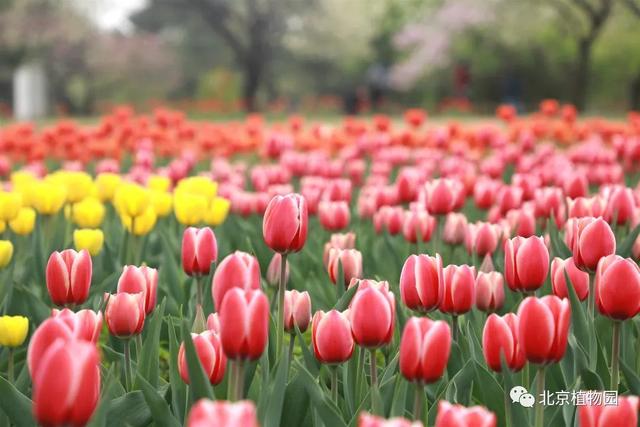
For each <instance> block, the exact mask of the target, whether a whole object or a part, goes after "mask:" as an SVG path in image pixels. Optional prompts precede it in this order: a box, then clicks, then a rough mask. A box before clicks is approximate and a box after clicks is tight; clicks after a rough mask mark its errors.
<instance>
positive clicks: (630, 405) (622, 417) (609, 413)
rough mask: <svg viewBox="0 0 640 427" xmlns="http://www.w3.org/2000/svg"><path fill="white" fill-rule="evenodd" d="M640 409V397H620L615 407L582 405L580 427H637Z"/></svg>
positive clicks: (579, 414) (579, 413) (579, 412)
mask: <svg viewBox="0 0 640 427" xmlns="http://www.w3.org/2000/svg"><path fill="white" fill-rule="evenodd" d="M639 407H640V399H638V396H620V397H618V402H617V404H615V405H606V404H605V405H603V404H597V403H594V404H592V405H580V406H579V408H578V417H579V418H580V427H609V426H615V427H636V426H637V425H638V408H639Z"/></svg>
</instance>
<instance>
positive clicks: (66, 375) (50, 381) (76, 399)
mask: <svg viewBox="0 0 640 427" xmlns="http://www.w3.org/2000/svg"><path fill="white" fill-rule="evenodd" d="M31 376H32V380H33V413H34V415H35V418H36V420H37V421H38V423H39V424H41V425H47V426H59V425H85V424H86V423H87V422H88V421H89V418H91V415H92V414H93V411H94V410H95V409H96V406H97V404H98V399H99V397H100V356H99V354H98V351H97V349H96V347H95V345H94V344H92V343H88V342H85V341H75V340H71V341H64V340H56V341H54V342H53V343H51V345H50V346H48V348H47V349H46V351H45V352H44V353H43V354H42V355H41V358H40V361H39V363H38V365H37V369H36V370H35V371H32V375H31Z"/></svg>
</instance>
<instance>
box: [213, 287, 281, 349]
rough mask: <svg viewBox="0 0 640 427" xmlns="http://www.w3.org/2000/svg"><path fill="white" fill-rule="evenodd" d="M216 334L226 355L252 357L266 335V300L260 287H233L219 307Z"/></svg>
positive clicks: (267, 312) (263, 342) (267, 308)
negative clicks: (218, 331) (252, 288)
mask: <svg viewBox="0 0 640 427" xmlns="http://www.w3.org/2000/svg"><path fill="white" fill-rule="evenodd" d="M219 313H220V314H219V315H220V338H221V340H222V348H223V349H224V352H225V354H226V355H227V357H228V358H229V359H233V360H237V359H249V360H256V359H258V358H259V357H260V355H262V352H263V351H264V348H265V346H266V344H267V339H268V337H269V301H268V300H267V297H266V295H265V294H264V293H263V292H262V291H260V290H244V289H239V288H233V289H231V290H229V292H227V294H226V296H225V297H224V300H223V301H222V307H221V308H220V312H219Z"/></svg>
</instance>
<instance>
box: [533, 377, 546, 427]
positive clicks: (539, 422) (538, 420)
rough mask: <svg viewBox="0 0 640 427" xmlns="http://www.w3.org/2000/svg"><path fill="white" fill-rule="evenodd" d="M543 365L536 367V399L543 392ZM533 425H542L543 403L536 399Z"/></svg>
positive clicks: (537, 426) (541, 426)
mask: <svg viewBox="0 0 640 427" xmlns="http://www.w3.org/2000/svg"><path fill="white" fill-rule="evenodd" d="M544 369H545V367H544V365H542V366H540V367H539V368H538V375H537V376H536V399H537V398H539V397H540V396H541V395H542V394H543V393H544V373H545V372H544ZM535 420H536V421H535V427H544V405H543V404H542V403H541V402H539V401H537V402H536V412H535Z"/></svg>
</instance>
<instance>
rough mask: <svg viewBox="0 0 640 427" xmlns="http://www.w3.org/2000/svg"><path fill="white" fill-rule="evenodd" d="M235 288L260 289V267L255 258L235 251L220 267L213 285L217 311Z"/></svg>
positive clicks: (212, 289) (212, 290)
mask: <svg viewBox="0 0 640 427" xmlns="http://www.w3.org/2000/svg"><path fill="white" fill-rule="evenodd" d="M233 288H240V289H245V290H250V289H260V265H259V264H258V260H257V259H256V258H255V257H254V256H252V255H249V254H248V253H246V252H240V251H235V252H234V253H232V254H230V255H227V256H226V257H225V259H223V260H222V262H221V263H220V265H218V268H217V269H216V272H215V274H214V275H213V281H212V284H211V295H212V297H213V303H214V305H215V308H216V311H220V307H221V306H222V302H223V301H224V297H225V295H226V294H227V292H228V291H230V290H231V289H233Z"/></svg>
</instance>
